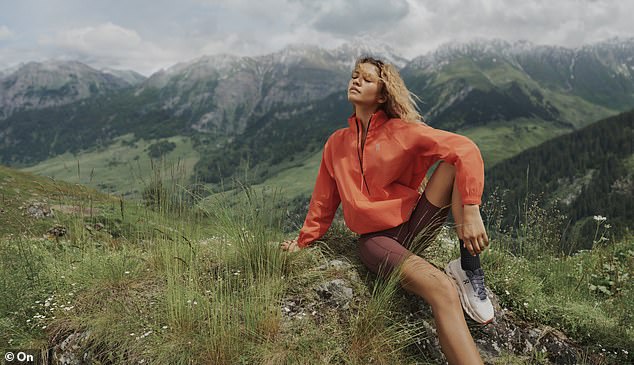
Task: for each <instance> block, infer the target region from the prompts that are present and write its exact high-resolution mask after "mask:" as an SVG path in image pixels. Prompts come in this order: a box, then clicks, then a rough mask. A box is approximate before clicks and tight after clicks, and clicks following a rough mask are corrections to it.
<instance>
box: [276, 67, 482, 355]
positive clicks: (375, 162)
mask: <svg viewBox="0 0 634 365" xmlns="http://www.w3.org/2000/svg"><path fill="white" fill-rule="evenodd" d="M348 100H349V101H350V102H351V103H352V104H353V106H354V114H353V115H352V116H351V117H350V118H349V119H348V124H349V127H348V128H342V129H339V130H337V131H335V132H334V133H333V134H332V135H331V136H330V137H329V138H328V140H327V142H326V145H325V147H324V151H323V156H322V161H321V166H320V168H319V172H318V175H317V181H316V184H315V189H314V190H313V194H312V198H311V202H310V206H309V211H308V214H307V216H306V220H305V221H304V226H303V227H302V229H301V230H300V233H299V237H298V238H297V239H295V240H289V241H284V242H282V244H281V247H282V249H284V250H289V251H296V250H299V249H301V248H304V247H307V246H308V245H309V244H311V243H312V242H314V241H315V240H317V239H319V238H320V237H322V236H323V235H324V234H325V233H326V231H327V230H328V228H329V227H330V225H331V223H332V220H333V218H334V215H335V212H336V210H337V207H338V206H339V204H340V203H342V204H343V214H344V220H345V222H346V225H347V226H348V227H349V228H350V229H351V230H352V231H353V232H356V233H358V234H360V237H359V240H358V248H359V254H360V257H361V261H362V262H363V263H364V264H365V265H366V266H367V267H368V268H369V269H370V270H371V271H373V272H375V273H377V274H379V275H382V276H386V275H388V274H389V273H391V272H392V271H393V270H395V269H396V268H398V269H399V270H401V271H400V274H401V277H400V284H401V285H402V286H403V288H405V289H406V290H408V291H410V292H413V293H415V294H416V295H418V296H420V297H422V298H423V299H424V300H425V301H426V302H427V303H429V304H430V305H431V307H432V311H433V314H434V320H435V322H436V327H437V331H438V335H439V339H440V344H441V347H442V350H443V352H444V354H445V356H446V357H447V360H448V361H449V362H450V363H451V364H474V363H482V360H481V358H480V355H479V353H478V350H477V348H476V346H475V343H474V341H473V338H472V337H471V334H470V333H469V329H468V327H467V324H466V321H465V318H464V315H463V313H462V307H464V309H465V311H466V312H467V314H469V315H470V316H471V317H472V318H474V319H475V320H476V321H478V322H480V323H488V322H490V321H491V320H492V319H493V307H492V305H491V302H490V300H489V299H488V298H487V296H486V290H485V286H484V273H483V271H482V268H481V267H480V259H479V253H480V252H482V251H483V250H484V249H485V248H486V247H487V246H488V238H487V234H486V231H485V229H484V224H483V223H482V218H481V216H480V210H479V204H480V203H481V196H482V190H483V186H484V164H483V162H482V157H481V155H480V151H479V150H478V148H477V146H476V145H475V144H474V143H473V142H472V141H471V140H469V139H467V138H466V137H463V136H460V135H457V134H454V133H449V132H446V131H441V130H438V129H434V128H432V127H429V126H428V125H426V124H425V123H424V122H423V118H422V117H421V116H420V114H419V113H418V112H417V111H416V108H415V103H414V101H413V99H412V96H411V94H410V92H409V91H408V90H407V88H406V87H405V84H404V82H403V80H402V79H401V77H400V75H399V74H398V71H397V70H396V68H395V67H393V66H392V65H390V64H387V63H384V62H382V61H380V60H377V59H374V58H370V57H366V58H362V59H359V60H357V62H356V64H355V68H354V70H353V72H352V77H351V79H350V81H349V83H348ZM441 160H442V162H440V163H439V164H438V166H437V168H436V169H435V171H434V173H433V175H432V176H431V178H430V179H429V182H428V183H427V185H426V186H425V190H424V192H423V193H422V194H420V193H419V191H418V188H419V186H420V185H421V182H422V181H423V179H424V178H425V174H426V172H427V170H428V169H429V168H430V167H431V166H432V165H433V164H435V163H436V162H438V161H441ZM450 208H451V211H452V214H453V216H454V220H455V222H456V231H457V233H458V237H459V238H460V246H461V247H460V248H461V258H460V259H456V260H453V261H451V262H450V263H449V264H448V265H447V268H446V269H445V270H446V272H447V274H448V275H447V274H445V273H444V272H442V271H440V270H438V269H437V268H436V267H435V266H433V265H431V264H430V263H429V262H427V261H426V260H425V259H423V258H421V257H420V256H418V255H416V254H415V251H416V248H417V247H418V246H417V245H418V244H420V243H421V242H418V243H414V242H413V241H414V237H420V236H422V243H423V244H424V243H426V242H429V241H430V240H432V239H434V237H435V236H436V233H437V231H438V229H439V228H440V226H441V225H442V223H443V222H444V221H445V219H446V218H447V215H448V214H449V209H450ZM452 279H454V280H452ZM456 288H458V290H456ZM461 302H462V307H461Z"/></svg>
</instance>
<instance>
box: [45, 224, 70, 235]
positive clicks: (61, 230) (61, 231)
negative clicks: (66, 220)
mask: <svg viewBox="0 0 634 365" xmlns="http://www.w3.org/2000/svg"><path fill="white" fill-rule="evenodd" d="M66 232H67V229H66V227H64V226H60V225H55V226H53V228H51V229H49V230H48V231H46V233H47V234H49V235H50V236H53V237H62V236H65V235H66Z"/></svg>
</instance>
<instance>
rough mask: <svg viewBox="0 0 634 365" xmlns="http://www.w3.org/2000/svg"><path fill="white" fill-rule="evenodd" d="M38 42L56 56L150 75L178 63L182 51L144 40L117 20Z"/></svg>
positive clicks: (65, 32)
mask: <svg viewBox="0 0 634 365" xmlns="http://www.w3.org/2000/svg"><path fill="white" fill-rule="evenodd" d="M38 43H39V44H40V45H42V46H46V47H48V48H49V49H50V52H51V53H50V54H51V55H52V56H53V57H55V58H62V59H77V60H79V61H82V62H86V63H88V64H90V65H92V66H94V67H99V68H100V67H111V68H132V69H134V70H137V71H139V72H142V73H145V74H149V73H152V72H154V71H157V69H159V68H161V67H168V66H170V65H172V64H174V63H176V62H178V61H179V60H181V59H180V57H181V56H182V54H180V55H179V54H178V51H177V50H174V49H171V50H170V49H162V48H161V47H159V46H157V45H155V44H153V43H152V42H148V41H144V40H143V39H142V38H141V37H140V36H139V34H138V33H137V32H136V31H134V30H132V29H127V28H124V27H121V26H119V25H116V24H113V23H104V24H99V25H96V26H87V27H82V28H74V29H65V30H63V31H59V32H57V33H56V34H53V35H48V36H42V37H41V38H40V39H39V40H38Z"/></svg>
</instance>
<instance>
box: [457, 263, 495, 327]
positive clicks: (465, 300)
mask: <svg viewBox="0 0 634 365" xmlns="http://www.w3.org/2000/svg"><path fill="white" fill-rule="evenodd" d="M445 272H447V275H449V276H450V277H451V278H453V279H454V280H455V281H456V284H457V286H458V293H459V294H460V302H461V303H462V308H463V309H464V311H465V312H466V313H467V314H468V315H469V317H471V318H473V320H474V321H476V322H479V323H483V324H484V323H489V322H491V321H492V320H493V317H494V316H495V313H494V311H493V304H492V303H491V300H490V299H489V297H488V296H487V294H486V287H485V285H484V271H483V270H482V269H481V268H480V269H478V270H475V271H473V272H472V271H465V270H462V267H461V265H460V259H459V258H458V259H455V260H452V261H450V262H449V264H447V267H446V268H445Z"/></svg>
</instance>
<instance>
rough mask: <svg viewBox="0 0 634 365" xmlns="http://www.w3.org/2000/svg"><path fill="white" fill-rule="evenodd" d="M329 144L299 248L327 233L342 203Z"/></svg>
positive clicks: (320, 167)
mask: <svg viewBox="0 0 634 365" xmlns="http://www.w3.org/2000/svg"><path fill="white" fill-rule="evenodd" d="M328 142H329V141H328ZM328 142H326V145H325V146H324V151H323V153H322V157H321V165H320V166H319V172H318V173H317V181H316V182H315V188H314V189H313V194H312V197H311V199H310V205H309V207H308V214H307V215H306V219H305V220H304V226H303V227H302V229H301V230H300V232H299V238H298V239H297V242H298V246H299V247H302V248H304V247H306V246H308V245H309V244H310V243H312V242H313V241H315V240H317V239H319V238H320V237H321V236H323V235H324V234H325V233H326V231H327V230H328V228H330V225H331V224H332V220H333V218H334V217H335V212H336V211H337V208H338V207H339V204H340V203H341V198H340V197H339V191H338V190H337V183H336V182H335V179H334V175H333V169H332V161H331V158H330V156H331V154H330V153H329V150H330V149H329V144H328Z"/></svg>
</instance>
